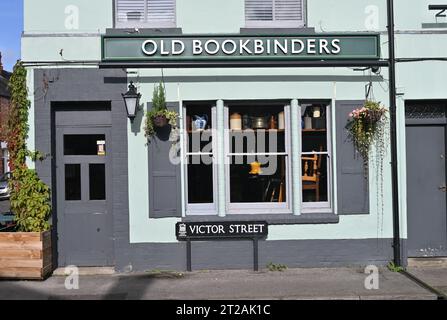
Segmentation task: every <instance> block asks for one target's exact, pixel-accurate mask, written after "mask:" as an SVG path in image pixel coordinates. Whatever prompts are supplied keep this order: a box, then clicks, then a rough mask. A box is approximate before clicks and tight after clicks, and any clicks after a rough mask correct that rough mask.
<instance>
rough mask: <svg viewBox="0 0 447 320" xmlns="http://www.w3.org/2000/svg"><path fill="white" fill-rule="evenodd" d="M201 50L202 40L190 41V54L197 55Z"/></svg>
mask: <svg viewBox="0 0 447 320" xmlns="http://www.w3.org/2000/svg"><path fill="white" fill-rule="evenodd" d="M202 52H203V48H202V41H200V40H193V41H192V54H194V55H197V54H201V53H202Z"/></svg>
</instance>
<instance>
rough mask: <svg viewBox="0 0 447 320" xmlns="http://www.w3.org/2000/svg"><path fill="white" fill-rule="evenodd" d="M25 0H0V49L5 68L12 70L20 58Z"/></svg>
mask: <svg viewBox="0 0 447 320" xmlns="http://www.w3.org/2000/svg"><path fill="white" fill-rule="evenodd" d="M22 30H23V0H0V51H1V53H2V56H3V58H2V61H3V66H4V69H5V70H8V71H12V67H13V66H14V64H15V63H16V61H17V59H20V36H21V34H22Z"/></svg>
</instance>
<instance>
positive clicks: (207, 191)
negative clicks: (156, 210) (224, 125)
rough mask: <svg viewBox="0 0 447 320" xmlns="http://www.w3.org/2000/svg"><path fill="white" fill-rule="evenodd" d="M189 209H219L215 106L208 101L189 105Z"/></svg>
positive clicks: (187, 165) (201, 210)
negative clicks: (215, 155)
mask: <svg viewBox="0 0 447 320" xmlns="http://www.w3.org/2000/svg"><path fill="white" fill-rule="evenodd" d="M184 114H186V117H185V123H184V128H185V129H186V133H187V139H186V141H185V142H186V158H187V163H186V180H187V188H186V193H187V196H186V198H187V208H186V210H187V212H188V213H194V214H200V213H204V214H212V213H213V212H216V206H215V203H216V198H217V196H216V192H217V190H216V166H215V163H214V158H215V157H214V152H215V150H216V148H215V138H214V129H215V128H214V124H215V123H216V121H215V116H216V112H215V108H214V107H211V106H210V105H209V104H206V103H196V104H186V107H185V108H184Z"/></svg>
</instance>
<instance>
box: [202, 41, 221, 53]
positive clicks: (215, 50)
mask: <svg viewBox="0 0 447 320" xmlns="http://www.w3.org/2000/svg"><path fill="white" fill-rule="evenodd" d="M210 44H212V45H213V46H214V50H211V49H210ZM211 47H212V46H211ZM219 49H220V46H219V43H218V42H217V41H216V40H208V41H207V42H205V51H206V53H208V54H210V55H215V54H216V53H218V52H219Z"/></svg>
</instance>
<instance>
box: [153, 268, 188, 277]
mask: <svg viewBox="0 0 447 320" xmlns="http://www.w3.org/2000/svg"><path fill="white" fill-rule="evenodd" d="M145 274H146V275H147V276H148V277H150V278H158V279H181V278H183V277H184V276H185V274H184V273H182V272H177V271H171V270H159V269H152V270H147V271H146V273H145Z"/></svg>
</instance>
